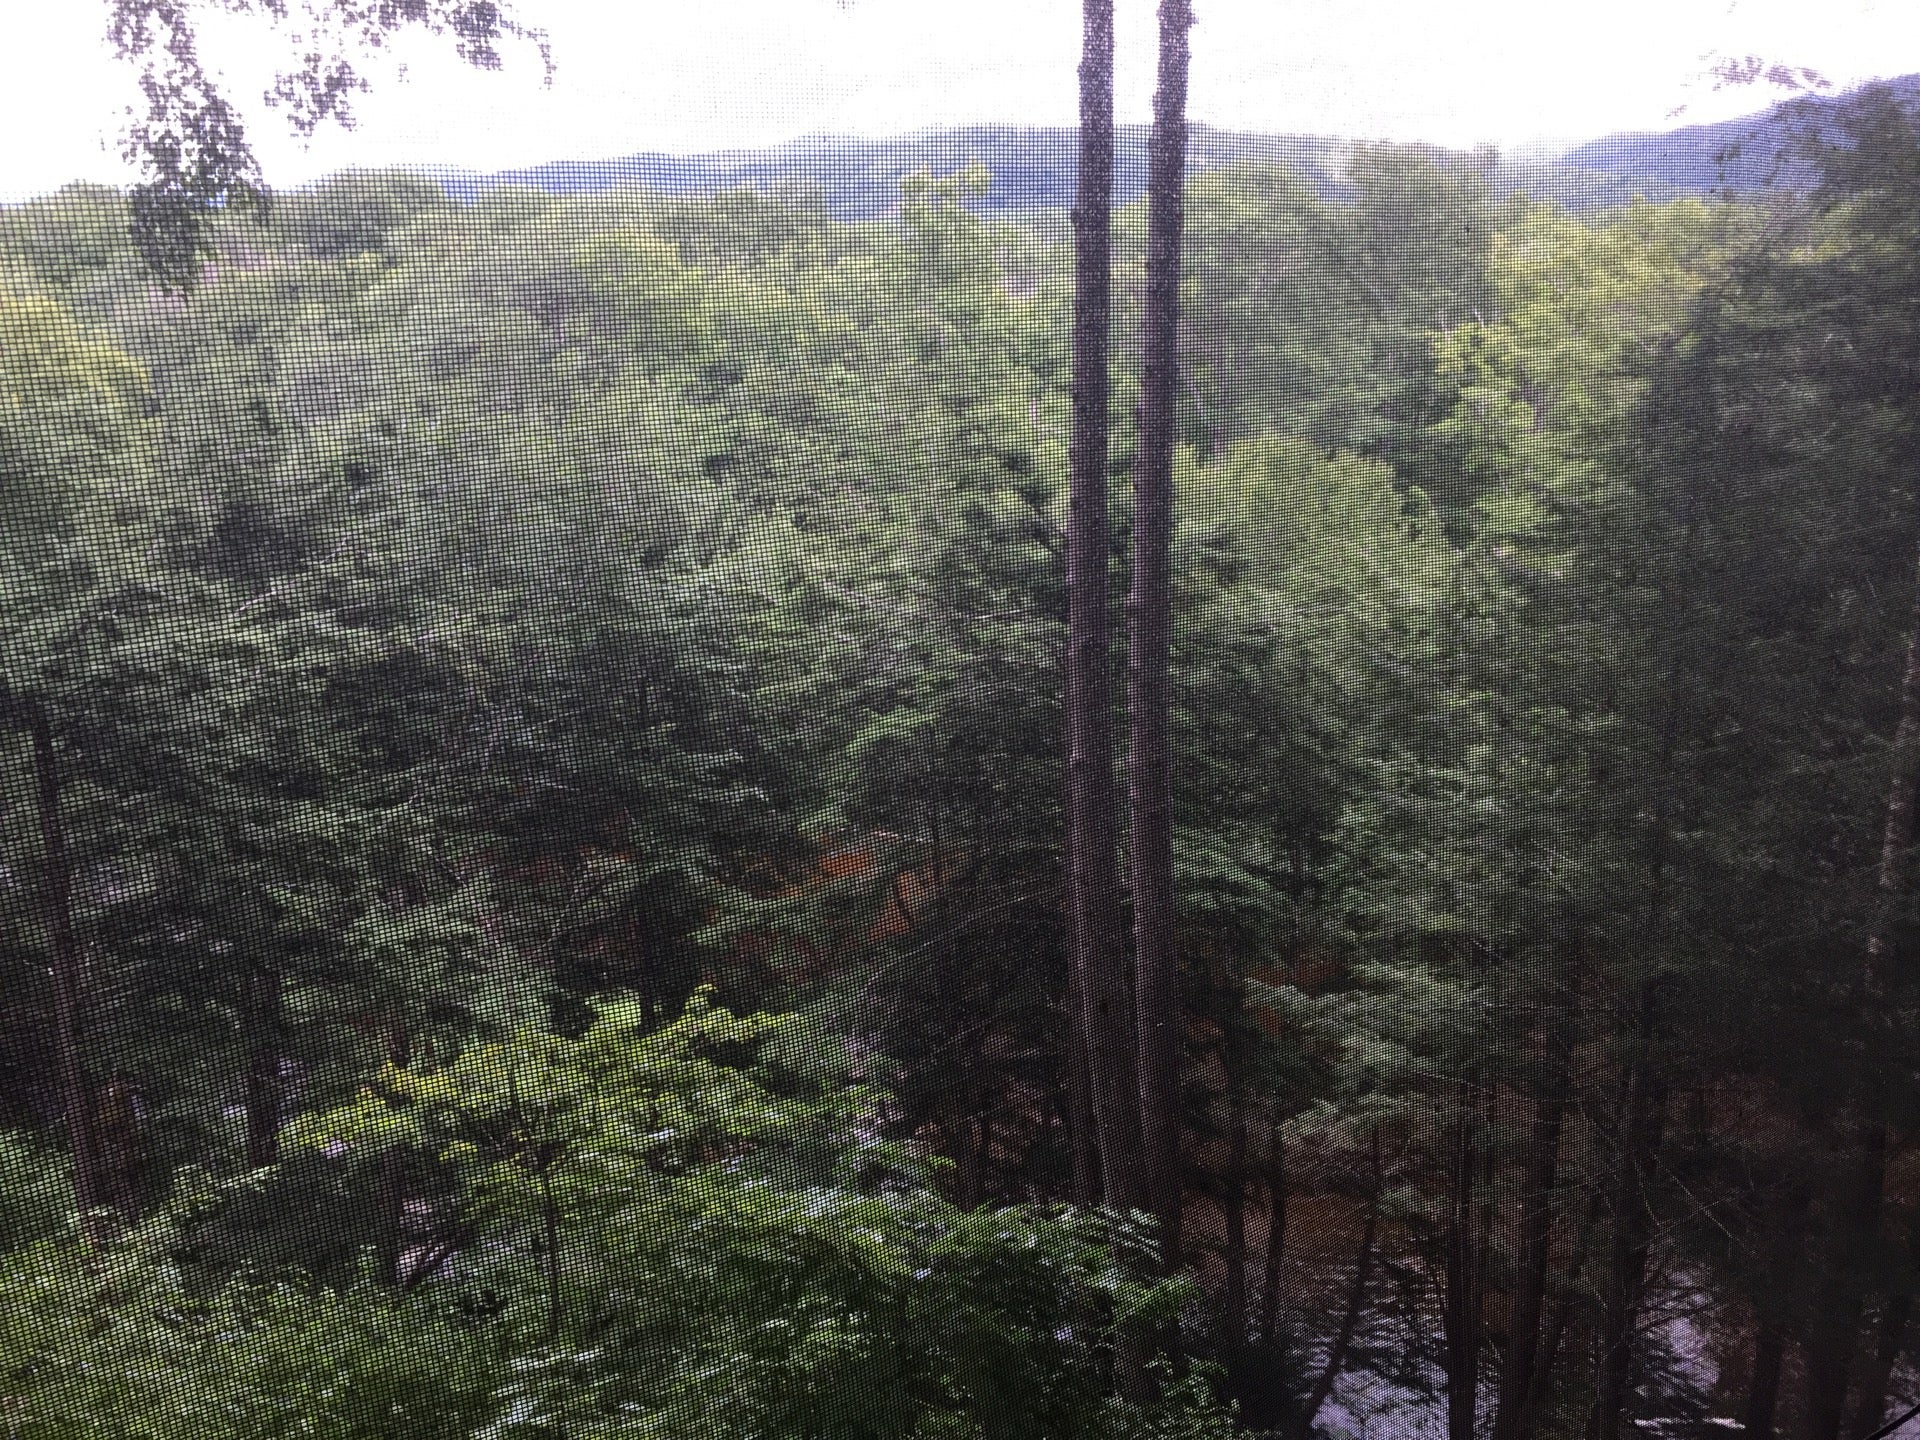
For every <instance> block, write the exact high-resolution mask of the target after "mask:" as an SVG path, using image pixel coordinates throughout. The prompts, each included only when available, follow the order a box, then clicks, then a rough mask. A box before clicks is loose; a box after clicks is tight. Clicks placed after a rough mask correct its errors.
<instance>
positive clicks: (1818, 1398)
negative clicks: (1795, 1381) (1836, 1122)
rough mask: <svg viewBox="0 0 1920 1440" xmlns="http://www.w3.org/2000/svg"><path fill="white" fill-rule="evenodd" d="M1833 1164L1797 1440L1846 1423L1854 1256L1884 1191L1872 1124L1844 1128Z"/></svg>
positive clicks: (1856, 1319)
mask: <svg viewBox="0 0 1920 1440" xmlns="http://www.w3.org/2000/svg"><path fill="white" fill-rule="evenodd" d="M1845 1145H1846V1151H1849V1152H1851V1153H1843V1156H1842V1159H1841V1167H1840V1168H1841V1170H1842V1177H1841V1180H1840V1185H1839V1188H1840V1192H1841V1193H1840V1194H1839V1195H1838V1196H1837V1197H1836V1203H1835V1205H1834V1213H1833V1214H1832V1215H1831V1216H1829V1217H1828V1227H1827V1228H1828V1239H1827V1245H1826V1247H1825V1249H1826V1255H1825V1258H1824V1263H1823V1264H1822V1266H1821V1274H1820V1287H1819V1291H1818V1293H1817V1294H1816V1295H1815V1297H1814V1302H1813V1315H1812V1329H1811V1331H1810V1332H1809V1334H1808V1336H1807V1342H1806V1357H1807V1365H1806V1382H1805V1385H1804V1387H1803V1390H1802V1396H1803V1403H1802V1406H1801V1414H1800V1433H1801V1434H1802V1435H1803V1436H1805V1437H1806V1440H1839V1437H1840V1425H1841V1421H1842V1420H1843V1419H1844V1417H1845V1415H1846V1409H1847V1391H1848V1385H1849V1380H1850V1376H1851V1372H1852V1369H1853V1357H1854V1352H1855V1350H1856V1349H1857V1348H1858V1346H1859V1342H1860V1312H1861V1310H1862V1308H1863V1297H1862V1295H1861V1293H1860V1264H1859V1262H1860V1260H1861V1258H1862V1257H1861V1255H1860V1253H1859V1251H1860V1249H1861V1248H1862V1247H1863V1246H1864V1245H1866V1244H1868V1243H1869V1242H1870V1241H1871V1240H1872V1239H1873V1238H1874V1237H1875V1236H1877V1234H1878V1232H1879V1229H1880V1212H1881V1210H1882V1209H1883V1208H1884V1207H1883V1203H1882V1202H1883V1196H1884V1194H1885V1190H1886V1176H1887V1152H1886V1128H1885V1126H1883V1125H1881V1124H1880V1123H1878V1122H1877V1121H1873V1122H1868V1123H1866V1124H1864V1125H1859V1126H1857V1127H1850V1128H1849V1131H1848V1132H1847V1135H1846V1142H1845Z"/></svg>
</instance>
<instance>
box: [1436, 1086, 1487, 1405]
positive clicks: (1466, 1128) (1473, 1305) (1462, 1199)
mask: <svg viewBox="0 0 1920 1440" xmlns="http://www.w3.org/2000/svg"><path fill="white" fill-rule="evenodd" d="M1478 1118H1479V1110H1478V1107H1477V1106H1476V1105H1475V1104H1474V1103H1473V1087H1472V1082H1471V1081H1470V1080H1467V1079H1462V1080H1461V1081H1460V1082H1459V1083H1458V1087H1457V1089H1456V1092H1455V1096H1454V1118H1453V1124H1452V1127H1451V1128H1452V1134H1451V1136H1450V1137H1449V1150H1450V1152H1451V1153H1450V1155H1449V1159H1448V1166H1447V1169H1448V1175H1447V1223H1446V1255H1445V1290H1444V1294H1443V1296H1442V1306H1441V1317H1440V1318H1441V1338H1442V1340H1443V1342H1444V1352H1445V1367H1446V1377H1447V1440H1474V1432H1475V1418H1476V1413H1477V1409H1478V1400H1479V1391H1480V1278H1481V1276H1480V1269H1481V1266H1480V1261H1481V1257H1480V1254H1479V1250H1478V1245H1477V1241H1478V1239H1479V1225H1478V1224H1477V1221H1476V1206H1475V1204H1474V1200H1475V1192H1476V1191H1477V1190H1478V1189H1479V1176H1480V1165H1479V1151H1480V1146H1479V1142H1478V1137H1477V1135H1476V1134H1475V1131H1476V1130H1477V1128H1478V1125H1477V1122H1478Z"/></svg>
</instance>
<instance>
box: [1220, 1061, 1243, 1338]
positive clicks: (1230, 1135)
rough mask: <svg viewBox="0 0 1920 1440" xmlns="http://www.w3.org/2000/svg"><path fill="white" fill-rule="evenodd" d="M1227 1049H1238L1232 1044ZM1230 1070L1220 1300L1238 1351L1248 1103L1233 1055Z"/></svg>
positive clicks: (1227, 1330) (1226, 1335) (1225, 1332)
mask: <svg viewBox="0 0 1920 1440" xmlns="http://www.w3.org/2000/svg"><path fill="white" fill-rule="evenodd" d="M1227 1048H1228V1050H1229V1052H1231V1051H1232V1049H1233V1048H1234V1047H1233V1044H1232V1042H1231V1041H1229V1042H1228V1047H1227ZM1227 1067H1228V1068H1227V1174H1226V1195H1225V1196H1224V1198H1223V1203H1222V1205H1221V1212H1222V1218H1223V1220H1224V1222H1225V1225H1226V1232H1227V1233H1226V1246H1225V1255H1224V1257H1223V1258H1224V1260H1225V1262H1226V1269H1227V1274H1226V1283H1225V1285H1224V1286H1223V1287H1222V1293H1221V1297H1220V1308H1221V1310H1222V1311H1223V1312H1224V1317H1225V1322H1226V1323H1225V1326H1224V1327H1223V1333H1222V1336H1221V1339H1222V1342H1223V1344H1224V1345H1226V1346H1230V1347H1231V1348H1232V1349H1234V1350H1236V1351H1237V1350H1239V1349H1241V1348H1242V1347H1243V1346H1244V1345H1245V1344H1246V1343H1247V1104H1246V1097H1245V1095H1243V1094H1242V1093H1241V1088H1240V1076H1239V1073H1238V1067H1237V1066H1236V1065H1235V1064H1234V1059H1233V1057H1232V1055H1231V1054H1229V1057H1228V1060H1227Z"/></svg>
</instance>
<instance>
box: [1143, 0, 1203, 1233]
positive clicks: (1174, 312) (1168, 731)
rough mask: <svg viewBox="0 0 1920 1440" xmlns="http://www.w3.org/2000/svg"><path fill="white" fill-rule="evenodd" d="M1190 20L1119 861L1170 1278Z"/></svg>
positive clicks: (1176, 1226) (1173, 97)
mask: <svg viewBox="0 0 1920 1440" xmlns="http://www.w3.org/2000/svg"><path fill="white" fill-rule="evenodd" d="M1192 26H1193V8H1192V6H1191V5H1190V4H1189V3H1188V0H1160V74H1159V84H1158V86H1157V87H1156V89H1155V91H1154V97H1153V134H1152V138H1151V140H1150V141H1149V146H1148V156H1147V297H1146V324H1145V331H1146V333H1145V357H1144V374H1143V375H1142V379H1141V398H1140V453H1139V459H1138V462H1137V463H1136V465H1135V469H1134V483H1133V497H1134V498H1133V588H1132V592H1131V594H1130V596H1129V598H1128V622H1129V632H1128V633H1129V648H1128V665H1127V714H1128V718H1129V723H1130V727H1131V728H1130V731H1129V744H1128V748H1127V784H1128V801H1129V810H1128V813H1129V817H1130V822H1131V823H1130V825H1129V828H1128V832H1127V836H1128V846H1127V853H1128V859H1129V861H1130V864H1131V871H1132V876H1131V878H1132V882H1133V952H1134V981H1135V1012H1136V1020H1137V1024H1138V1027H1139V1040H1140V1131H1141V1137H1142V1144H1143V1146H1144V1151H1145V1157H1146V1165H1147V1189H1148V1192H1149V1194H1150V1196H1151V1199H1152V1203H1153V1209H1154V1214H1155V1216H1156V1218H1157V1219H1158V1220H1159V1222H1160V1244H1161V1252H1162V1254H1163V1256H1164V1257H1165V1261H1166V1264H1167V1265H1168V1266H1169V1268H1171V1267H1173V1266H1176V1265H1178V1264H1179V1262H1180V1200H1181V1189H1182V1185H1181V1166H1180V1074H1179V1070H1180V1039H1181V1034H1182V1030H1183V1028H1184V1027H1183V1026H1182V1024H1181V1013H1180V985H1179V970H1178V958H1177V956H1176V955H1175V953H1174V926H1173V741H1172V727H1173V718H1172V717H1173V711H1172V687H1171V682H1170V678H1169V652H1170V644H1171V639H1170V636H1171V630H1172V614H1173V418H1174V396H1175V387H1176V384H1177V381H1178V378H1179V366H1180V356H1179V332H1180V257H1181V247H1182V237H1183V232H1184V230H1185V227H1186V170H1187V58H1188V49H1189V36H1188V33H1187V32H1188V31H1189V30H1190V29H1191V28H1192Z"/></svg>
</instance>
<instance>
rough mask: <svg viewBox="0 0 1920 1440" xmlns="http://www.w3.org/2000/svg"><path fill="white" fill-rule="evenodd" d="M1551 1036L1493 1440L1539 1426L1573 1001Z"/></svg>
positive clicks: (1534, 1123)
mask: <svg viewBox="0 0 1920 1440" xmlns="http://www.w3.org/2000/svg"><path fill="white" fill-rule="evenodd" d="M1562 1009H1563V1014H1562V1015H1560V1016H1557V1017H1556V1018H1555V1020H1554V1024H1553V1033H1552V1035H1551V1036H1550V1037H1549V1038H1548V1042H1547V1044H1548V1049H1549V1054H1548V1056H1547V1067H1548V1074H1547V1076H1546V1084H1545V1087H1544V1089H1543V1092H1542V1093H1541V1094H1539V1095H1537V1096H1536V1097H1534V1100H1533V1115H1532V1119H1531V1123H1530V1124H1529V1126H1528V1131H1527V1153H1526V1161H1525V1164H1524V1167H1523V1171H1524V1173H1523V1175H1522V1178H1521V1182H1520V1195H1519V1210H1520V1214H1519V1226H1518V1228H1519V1232H1520V1243H1519V1253H1518V1255H1517V1256H1516V1263H1515V1266H1514V1276H1513V1282H1512V1285H1511V1288H1510V1292H1509V1296H1508V1304H1507V1352H1506V1357H1505V1362H1504V1364H1503V1365H1502V1367H1501V1371H1500V1392H1499V1398H1498V1400H1497V1402H1496V1407H1495V1410H1494V1419H1493V1437H1494V1440H1519V1437H1521V1436H1523V1435H1525V1434H1526V1433H1527V1432H1528V1430H1529V1429H1531V1427H1532V1422H1533V1412H1532V1404H1531V1402H1532V1398H1533V1396H1534V1395H1535V1394H1537V1393H1539V1392H1540V1390H1541V1388H1542V1387H1541V1386H1540V1385H1539V1384H1538V1383H1537V1382H1538V1376H1537V1374H1536V1370H1537V1368H1538V1366H1539V1363H1540V1359H1541V1345H1540V1342H1541V1339H1542V1336H1541V1333H1540V1325H1541V1320H1542V1318H1543V1315H1544V1313H1545V1309H1546V1298H1547V1278H1548V1272H1549V1267H1550V1264H1551V1261H1552V1252H1553V1191H1554V1182H1555V1180H1556V1179H1557V1177H1558V1174H1559V1167H1560V1132H1561V1129H1562V1128H1563V1125H1564V1122H1565V1119H1566V1112H1567V1102H1568V1074H1567V1067H1568V1062H1569V1058H1570V1057H1569V1054H1568V1050H1569V1046H1570V1044H1571V1041H1572V1021H1571V1013H1570V1011H1571V1005H1570V1004H1569V1005H1567V1006H1563V1007H1562Z"/></svg>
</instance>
